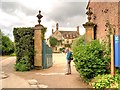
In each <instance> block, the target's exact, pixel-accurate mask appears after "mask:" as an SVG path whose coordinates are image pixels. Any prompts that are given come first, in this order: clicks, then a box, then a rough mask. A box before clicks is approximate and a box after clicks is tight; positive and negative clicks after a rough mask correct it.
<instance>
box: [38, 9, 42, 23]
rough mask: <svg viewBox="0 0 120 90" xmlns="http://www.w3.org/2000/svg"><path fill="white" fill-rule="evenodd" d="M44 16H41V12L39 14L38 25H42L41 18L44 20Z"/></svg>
mask: <svg viewBox="0 0 120 90" xmlns="http://www.w3.org/2000/svg"><path fill="white" fill-rule="evenodd" d="M42 17H43V16H42V15H41V11H40V10H39V14H38V15H37V18H38V23H39V24H40V22H41V18H42Z"/></svg>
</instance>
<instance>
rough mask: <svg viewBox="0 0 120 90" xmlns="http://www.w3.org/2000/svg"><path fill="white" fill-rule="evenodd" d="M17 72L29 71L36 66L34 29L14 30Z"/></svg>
mask: <svg viewBox="0 0 120 90" xmlns="http://www.w3.org/2000/svg"><path fill="white" fill-rule="evenodd" d="M13 34H14V39H15V46H16V48H15V52H16V56H17V60H16V65H15V69H16V71H28V70H30V69H32V68H33V66H34V39H33V37H34V30H33V28H14V31H13Z"/></svg>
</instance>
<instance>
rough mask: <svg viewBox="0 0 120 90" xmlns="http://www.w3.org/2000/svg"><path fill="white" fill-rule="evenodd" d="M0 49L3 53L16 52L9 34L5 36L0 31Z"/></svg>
mask: <svg viewBox="0 0 120 90" xmlns="http://www.w3.org/2000/svg"><path fill="white" fill-rule="evenodd" d="M0 39H1V41H2V42H0V51H1V53H2V55H10V54H12V53H14V44H13V42H12V41H11V40H10V38H9V37H8V36H4V35H3V33H2V32H1V31H0Z"/></svg>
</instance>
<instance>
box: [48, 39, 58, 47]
mask: <svg viewBox="0 0 120 90" xmlns="http://www.w3.org/2000/svg"><path fill="white" fill-rule="evenodd" d="M57 42H58V40H57V39H56V38H54V37H50V41H49V43H50V46H51V47H55V46H56V45H57Z"/></svg>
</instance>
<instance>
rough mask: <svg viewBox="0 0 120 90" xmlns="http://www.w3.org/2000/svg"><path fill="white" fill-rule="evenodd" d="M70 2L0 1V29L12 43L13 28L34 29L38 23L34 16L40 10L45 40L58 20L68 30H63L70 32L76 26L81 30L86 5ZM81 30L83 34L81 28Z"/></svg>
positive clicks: (39, 0) (54, 0) (43, 0)
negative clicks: (44, 28) (45, 28)
mask: <svg viewBox="0 0 120 90" xmlns="http://www.w3.org/2000/svg"><path fill="white" fill-rule="evenodd" d="M70 1H71V3H69V2H68V0H67V1H60V0H2V2H1V5H2V6H1V7H0V27H1V29H2V31H3V32H4V33H5V34H6V35H8V34H9V36H10V38H11V39H12V41H13V40H14V37H13V32H12V31H13V28H14V27H34V26H35V24H37V23H38V22H37V18H36V15H37V14H38V11H39V10H41V14H42V15H43V18H42V19H41V20H42V21H41V24H42V25H44V26H45V27H47V32H46V37H47V38H48V36H49V35H51V34H52V28H55V24H56V22H57V21H58V20H59V22H58V23H60V25H61V27H63V28H68V29H65V30H70V29H69V28H71V27H72V28H75V29H76V26H78V25H79V26H80V27H81V28H82V24H83V23H84V22H85V8H86V4H87V3H84V4H82V3H79V2H77V3H74V2H75V1H78V0H75V1H72V0H70ZM83 1H84V0H83ZM85 1H86V0H85ZM72 3H73V4H72ZM79 4H80V5H79ZM81 30H82V32H83V33H84V30H83V28H82V29H81ZM82 32H81V33H82Z"/></svg>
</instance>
